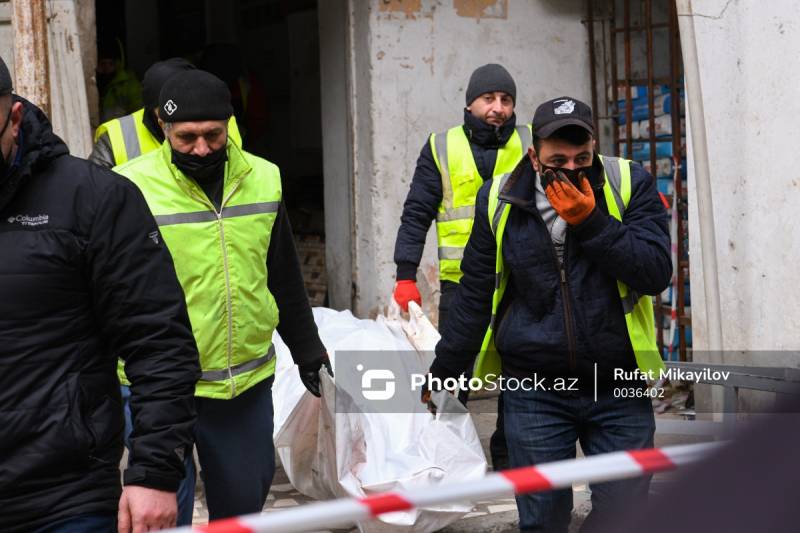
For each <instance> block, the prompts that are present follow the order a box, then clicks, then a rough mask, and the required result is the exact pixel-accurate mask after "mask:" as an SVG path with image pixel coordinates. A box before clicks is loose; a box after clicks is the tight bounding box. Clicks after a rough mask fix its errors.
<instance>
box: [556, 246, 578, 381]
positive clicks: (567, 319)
mask: <svg viewBox="0 0 800 533" xmlns="http://www.w3.org/2000/svg"><path fill="white" fill-rule="evenodd" d="M551 246H552V248H553V253H555V245H552V240H551ZM556 262H558V257H557V256H556ZM559 270H560V274H561V301H562V302H564V327H565V328H566V333H567V347H568V350H569V369H570V370H572V371H573V372H574V371H575V369H576V368H577V361H576V355H575V332H574V331H573V329H572V305H571V304H570V297H569V282H567V238H566V236H565V238H564V261H562V264H561V265H560V266H559Z"/></svg>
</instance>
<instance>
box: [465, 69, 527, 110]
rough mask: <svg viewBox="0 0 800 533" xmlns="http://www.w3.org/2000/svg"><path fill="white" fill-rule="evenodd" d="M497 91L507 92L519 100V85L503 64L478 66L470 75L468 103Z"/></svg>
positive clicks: (515, 100)
mask: <svg viewBox="0 0 800 533" xmlns="http://www.w3.org/2000/svg"><path fill="white" fill-rule="evenodd" d="M495 91H502V92H504V93H507V94H508V95H509V96H511V99H512V100H514V103H516V102H517V85H516V84H515V83H514V78H512V77H511V74H509V73H508V71H507V70H506V69H505V67H504V66H503V65H498V64H497V63H489V64H486V65H483V66H482V67H478V68H476V69H475V72H473V73H472V76H470V77H469V84H468V85H467V105H470V104H471V103H472V102H474V101H475V99H476V98H477V97H479V96H480V95H482V94H484V93H492V92H495Z"/></svg>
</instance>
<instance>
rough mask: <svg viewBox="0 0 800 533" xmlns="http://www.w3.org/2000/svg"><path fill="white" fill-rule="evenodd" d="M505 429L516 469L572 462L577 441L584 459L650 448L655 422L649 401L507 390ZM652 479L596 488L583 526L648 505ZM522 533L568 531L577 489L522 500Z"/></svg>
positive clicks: (647, 399)
mask: <svg viewBox="0 0 800 533" xmlns="http://www.w3.org/2000/svg"><path fill="white" fill-rule="evenodd" d="M505 413H506V420H505V430H506V440H507V441H508V448H509V452H510V456H509V458H510V462H511V467H512V468H516V467H521V466H529V465H535V464H540V463H547V462H551V461H560V460H564V459H573V458H574V457H575V454H576V448H575V442H576V441H579V442H580V443H581V449H582V450H583V453H584V454H585V455H587V456H588V455H596V454H601V453H608V452H616V451H622V450H630V449H638V448H651V447H652V446H653V434H654V433H655V418H654V416H653V408H652V405H651V403H650V399H649V398H636V399H631V398H614V397H613V396H612V395H611V394H607V395H601V396H598V401H597V402H596V403H595V402H594V399H593V398H592V397H586V396H564V395H561V394H558V393H555V392H549V391H538V390H537V391H521V390H517V391H512V390H506V391H505ZM649 485H650V476H645V477H640V478H634V479H630V480H621V481H613V482H606V483H599V484H593V485H591V487H590V488H591V491H592V512H591V513H590V514H589V517H588V518H587V519H586V522H585V523H584V527H585V528H588V527H592V526H594V525H596V524H597V523H598V522H599V521H602V520H605V519H606V517H607V516H609V514H611V513H613V509H614V507H615V506H616V505H624V506H625V508H627V509H633V508H636V507H638V506H641V505H643V504H644V502H645V501H646V498H647V491H648V488H649ZM517 508H518V510H519V518H520V521H519V523H520V531H524V532H547V533H553V532H557V533H562V532H566V531H567V529H568V527H569V522H570V517H571V512H572V490H571V489H561V490H555V491H549V492H541V493H537V494H529V495H522V496H517Z"/></svg>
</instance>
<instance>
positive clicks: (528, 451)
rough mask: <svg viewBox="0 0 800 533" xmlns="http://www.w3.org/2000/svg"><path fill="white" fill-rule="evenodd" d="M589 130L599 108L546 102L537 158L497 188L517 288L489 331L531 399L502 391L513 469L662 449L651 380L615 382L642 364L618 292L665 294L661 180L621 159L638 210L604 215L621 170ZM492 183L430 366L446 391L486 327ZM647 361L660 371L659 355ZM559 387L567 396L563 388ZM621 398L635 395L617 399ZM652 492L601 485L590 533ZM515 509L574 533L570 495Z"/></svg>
mask: <svg viewBox="0 0 800 533" xmlns="http://www.w3.org/2000/svg"><path fill="white" fill-rule="evenodd" d="M592 124H593V120H592V113H591V109H590V108H589V107H588V106H587V105H586V104H584V103H582V102H580V101H578V100H576V99H574V98H570V97H564V98H559V99H555V100H552V101H549V102H546V103H544V104H542V105H541V106H539V108H538V109H537V111H536V114H535V115H534V119H533V131H534V139H533V147H531V148H530V149H529V151H528V154H527V157H525V158H523V160H522V161H520V163H519V165H518V167H517V169H515V171H514V172H513V173H512V174H511V175H510V177H508V178H507V181H506V182H505V184H504V185H503V186H502V187H501V186H500V184H498V188H499V189H498V190H499V195H498V198H499V200H500V201H501V202H505V203H506V204H508V205H510V208H509V211H508V218H507V221H506V223H505V226H504V228H505V229H504V230H499V229H498V231H502V233H501V239H502V259H503V264H504V269H505V270H506V271H507V272H508V274H509V278H508V284H507V286H506V289H505V292H504V297H503V299H502V301H501V302H500V305H499V308H498V311H497V317H496V320H495V321H494V325H493V328H492V331H493V332H494V342H495V345H496V347H497V352H498V353H499V357H500V361H501V364H502V376H503V378H506V379H509V378H512V379H513V380H514V381H515V383H521V384H523V385H525V383H523V381H522V380H525V379H526V378H527V379H528V382H527V385H528V386H527V387H525V389H526V390H523V387H520V388H519V389H517V390H514V387H513V386H511V385H509V386H508V387H507V388H505V390H504V393H503V394H504V396H505V435H506V440H507V442H508V448H509V458H510V466H511V467H520V466H526V465H531V464H538V463H544V462H549V461H556V460H563V459H571V458H574V457H575V454H576V446H575V443H576V441H580V443H581V448H582V450H583V452H584V453H585V454H586V455H594V454H600V453H606V452H612V451H619V450H626V449H633V448H644V447H652V445H653V434H654V431H655V422H654V417H653V410H652V406H651V401H650V398H649V397H647V396H644V395H639V394H638V393H637V392H635V391H639V392H641V391H642V390H646V389H643V387H644V385H643V383H644V382H643V380H641V379H636V378H631V377H629V376H626V377H625V378H622V379H620V378H619V376H615V375H614V370H615V369H623V370H625V371H633V370H635V369H636V368H637V361H638V358H639V353H638V352H637V353H636V354H634V349H633V346H632V341H631V339H630V338H629V330H628V329H627V326H626V319H625V312H624V311H623V305H622V301H621V297H620V293H619V290H618V286H617V280H619V281H621V282H623V283H625V284H626V285H627V286H628V287H629V288H630V289H631V290H633V291H635V292H636V293H638V294H639V295H655V294H658V293H660V292H661V291H662V290H664V288H665V287H667V285H668V284H669V280H670V278H671V275H672V264H671V260H670V238H669V230H668V216H667V213H666V210H665V209H664V206H663V205H662V203H661V200H660V199H659V196H658V192H657V189H656V183H655V180H654V179H653V178H652V176H650V175H649V174H648V173H646V172H645V171H644V170H643V169H642V167H641V166H640V165H639V164H637V163H633V162H629V161H626V160H622V159H620V160H619V164H618V168H619V169H620V171H619V172H620V173H623V172H624V171H623V168H624V165H629V167H630V200H629V203H628V204H627V206H626V207H625V209H624V213H623V215H622V221H621V222H620V221H618V220H617V219H615V218H614V217H612V216H611V215H610V214H609V208H608V206H607V205H606V199H605V194H604V184H605V183H606V180H607V179H609V178H608V175H609V174H608V172H610V171H609V170H608V169H609V168H610V165H612V164H617V163H616V160H614V159H613V158H605V159H601V157H600V156H598V155H597V154H596V153H595V150H594V146H595V141H594V129H593V125H592ZM603 161H605V162H606V167H604V163H603ZM501 179H502V178H495V180H501ZM500 183H503V182H502V181H500ZM491 185H492V184H491V183H486V184H485V185H484V186H483V187H482V188H481V190H480V191H479V193H478V198H477V204H476V210H475V222H474V225H473V231H472V234H471V236H470V239H469V243H468V244H467V248H466V251H465V253H464V261H463V263H462V265H463V271H464V276H463V278H462V279H461V283H460V285H459V289H458V291H457V293H456V296H455V298H454V302H453V306H452V311H451V314H450V317H449V319H448V322H447V323H446V324H445V328H444V331H443V332H442V339H441V341H440V342H439V344H438V345H437V347H436V359H435V360H434V362H433V364H432V366H431V374H432V376H433V377H438V378H440V379H445V378H448V377H456V376H458V375H459V374H460V373H461V372H463V371H464V369H465V368H466V367H467V366H468V365H469V364H470V362H471V361H472V358H473V357H474V354H475V352H476V351H479V349H480V347H481V344H482V340H483V337H484V333H485V332H486V331H487V328H488V327H489V325H490V318H491V316H490V315H491V314H492V295H493V292H494V290H495V260H496V257H495V255H496V252H497V245H496V241H495V234H494V232H493V229H492V224H494V225H495V226H494V227H495V228H498V224H497V220H498V217H492V218H493V220H491V221H490V220H489V213H488V208H489V207H488V206H489V196H490V189H491ZM615 203H616V202H615ZM642 303H646V299H641V300H639V302H638V303H637V305H641V304H642ZM653 334H654V333H653ZM650 355H651V356H652V357H655V358H656V359H655V361H656V364H661V362H660V358H659V357H658V354H657V350H655V351H654V352H653V353H652V354H650ZM482 357H483V356H482ZM595 369H596V372H597V382H598V388H597V390H596V391H595V387H594V379H595ZM559 378H560V379H561V380H562V381H561V389H562V390H556V389H558V388H559V387H557V380H558V379H559ZM537 379H538V380H540V381H538V382H537V381H536V380H537ZM532 380H533V381H532ZM534 383H536V385H533V384H534ZM565 385H566V386H565ZM622 389H625V390H626V393H628V394H627V396H628V397H620V396H621V395H622V394H621V393H620V392H619V391H621V390H622ZM631 391H634V392H631ZM595 392H596V394H597V396H596V399H595V396H594V395H595ZM631 396H633V397H631ZM637 396H638V397H637ZM648 486H649V479H648V478H640V479H635V480H629V481H618V482H612V483H603V484H598V485H594V486H592V507H593V510H592V513H591V514H590V516H589V519H588V520H587V524H591V523H593V522H595V521H596V520H598V516H599V517H601V518H602V516H603V513H604V511H605V510H607V509H609V508H610V507H611V506H612V504H613V502H614V501H625V502H626V503H625V504H626V505H628V506H635V505H638V504H639V502H640V501H641V498H644V497H646V494H647V490H648ZM517 507H518V509H519V514H520V529H521V530H522V531H547V532H554V531H556V532H566V531H567V528H568V525H569V521H570V513H571V510H572V491H571V490H569V489H564V490H557V491H550V492H545V493H539V494H535V495H527V496H519V497H518V498H517Z"/></svg>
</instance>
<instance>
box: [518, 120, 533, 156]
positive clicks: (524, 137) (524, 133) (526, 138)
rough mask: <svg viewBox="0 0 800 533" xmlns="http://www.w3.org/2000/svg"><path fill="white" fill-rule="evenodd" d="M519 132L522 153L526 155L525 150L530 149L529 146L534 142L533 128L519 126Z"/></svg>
mask: <svg viewBox="0 0 800 533" xmlns="http://www.w3.org/2000/svg"><path fill="white" fill-rule="evenodd" d="M516 129H517V133H518V134H519V138H520V140H521V141H522V154H523V155H524V154H525V152H527V151H528V147H530V145H531V144H533V138H532V137H533V136H532V135H531V130H530V128H529V127H528V126H517V128H516Z"/></svg>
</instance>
